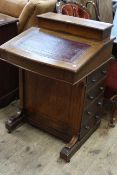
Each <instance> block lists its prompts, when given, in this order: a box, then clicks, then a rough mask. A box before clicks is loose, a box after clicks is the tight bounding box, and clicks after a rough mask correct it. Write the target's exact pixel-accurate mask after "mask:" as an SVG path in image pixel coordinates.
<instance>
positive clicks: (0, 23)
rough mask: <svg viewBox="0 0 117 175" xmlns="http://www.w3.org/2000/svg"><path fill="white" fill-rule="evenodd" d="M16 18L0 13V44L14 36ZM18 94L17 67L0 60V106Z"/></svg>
mask: <svg viewBox="0 0 117 175" xmlns="http://www.w3.org/2000/svg"><path fill="white" fill-rule="evenodd" d="M17 21H18V20H17V19H16V18H13V17H10V16H7V15H4V14H1V13H0V45H1V44H3V43H5V42H6V41H8V40H10V39H11V38H13V37H15V36H16V35H17V33H18V31H17ZM17 94H18V69H17V68H16V67H14V66H13V65H11V64H8V63H6V62H4V61H2V60H0V107H3V106H5V105H7V104H8V103H10V102H11V101H12V100H13V99H14V98H15V97H16V96H17Z"/></svg>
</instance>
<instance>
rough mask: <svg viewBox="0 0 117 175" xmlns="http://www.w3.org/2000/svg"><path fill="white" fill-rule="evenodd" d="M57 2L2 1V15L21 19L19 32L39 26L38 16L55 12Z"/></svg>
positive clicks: (35, 0)
mask: <svg viewBox="0 0 117 175" xmlns="http://www.w3.org/2000/svg"><path fill="white" fill-rule="evenodd" d="M55 3H56V0H0V13H3V14H7V15H10V16H13V17H16V18H19V23H18V32H22V31H23V30H25V29H27V28H29V27H31V26H37V19H36V15H37V14H42V13H45V12H49V11H54V8H55Z"/></svg>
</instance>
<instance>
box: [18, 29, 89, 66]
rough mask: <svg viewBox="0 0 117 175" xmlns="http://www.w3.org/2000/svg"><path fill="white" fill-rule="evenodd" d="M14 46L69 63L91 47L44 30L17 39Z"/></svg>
mask: <svg viewBox="0 0 117 175" xmlns="http://www.w3.org/2000/svg"><path fill="white" fill-rule="evenodd" d="M15 46H17V47H18V48H20V49H23V50H24V51H26V52H29V53H33V54H36V55H39V56H42V57H46V58H49V59H54V60H60V61H66V62H71V63H72V62H73V61H74V60H75V59H78V58H79V57H80V56H81V55H82V54H83V53H84V52H85V51H86V50H87V49H88V48H89V47H91V46H90V45H88V44H84V43H79V42H75V41H71V40H68V39H63V38H59V37H57V36H53V35H49V34H47V33H44V32H38V35H37V33H36V32H35V33H33V35H30V36H29V37H27V38H24V39H23V41H22V40H19V42H17V44H15Z"/></svg>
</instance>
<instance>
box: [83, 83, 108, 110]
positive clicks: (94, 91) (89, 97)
mask: <svg viewBox="0 0 117 175" xmlns="http://www.w3.org/2000/svg"><path fill="white" fill-rule="evenodd" d="M104 89H105V87H104V80H103V81H101V82H100V83H99V84H97V85H96V86H94V87H93V88H91V89H90V90H89V91H87V92H86V98H85V107H87V106H88V105H90V103H92V102H93V101H94V100H95V98H96V97H98V96H99V95H100V94H103V93H104Z"/></svg>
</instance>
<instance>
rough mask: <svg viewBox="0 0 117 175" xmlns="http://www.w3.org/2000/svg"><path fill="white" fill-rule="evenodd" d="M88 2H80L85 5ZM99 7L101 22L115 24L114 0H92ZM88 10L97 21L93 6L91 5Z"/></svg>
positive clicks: (80, 0) (82, 0)
mask: <svg viewBox="0 0 117 175" xmlns="http://www.w3.org/2000/svg"><path fill="white" fill-rule="evenodd" d="M86 1H88V0H78V2H80V3H82V4H83V3H84V2H86ZM92 1H93V2H94V3H95V4H96V5H97V7H98V10H99V14H100V21H103V22H109V23H112V22H113V13H112V0H92ZM88 10H89V11H90V13H91V14H92V16H93V19H96V16H95V11H94V8H93V7H92V6H90V5H89V7H88Z"/></svg>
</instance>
